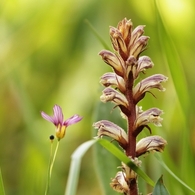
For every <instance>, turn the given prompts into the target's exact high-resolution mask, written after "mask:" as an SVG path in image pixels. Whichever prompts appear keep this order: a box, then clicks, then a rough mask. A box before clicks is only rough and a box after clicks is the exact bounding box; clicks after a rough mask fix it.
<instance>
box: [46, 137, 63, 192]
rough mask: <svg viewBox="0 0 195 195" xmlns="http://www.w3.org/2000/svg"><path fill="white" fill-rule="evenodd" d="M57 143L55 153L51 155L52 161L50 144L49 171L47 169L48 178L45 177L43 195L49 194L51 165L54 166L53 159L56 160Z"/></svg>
mask: <svg viewBox="0 0 195 195" xmlns="http://www.w3.org/2000/svg"><path fill="white" fill-rule="evenodd" d="M59 143H60V140H58V142H57V144H56V149H55V152H54V155H53V159H52V149H53V144H52V143H51V149H50V160H49V169H48V176H47V184H46V189H45V195H48V194H49V188H50V181H51V175H52V169H53V165H54V162H55V159H56V154H57V151H58V147H59Z"/></svg>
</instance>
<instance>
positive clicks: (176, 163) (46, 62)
mask: <svg viewBox="0 0 195 195" xmlns="http://www.w3.org/2000/svg"><path fill="white" fill-rule="evenodd" d="M157 5H158V6H157V7H156V5H155V1H154V0H129V1H127V0H116V1H113V0H106V1H105V0H104V1H103V0H80V1H75V0H56V1H51V0H41V1H37V0H34V1H32V0H27V1H25V0H2V1H1V2H0V67H1V71H0V86H1V87H0V101H1V106H0V167H1V170H2V175H3V179H4V184H5V190H6V193H7V194H8V195H25V194H28V195H31V194H32V195H34V194H43V193H44V189H45V183H46V176H47V168H48V161H49V151H50V141H49V139H48V138H49V136H50V135H51V134H53V133H54V129H55V128H54V126H53V125H52V124H51V123H49V122H47V121H45V120H44V119H43V118H42V117H41V115H40V111H45V112H46V113H48V114H52V108H53V105H54V104H58V105H60V106H61V107H62V109H63V111H64V115H65V118H68V117H70V116H72V115H73V114H79V115H81V116H83V120H82V121H81V122H80V123H78V124H76V125H73V126H71V127H69V128H68V130H67V133H66V137H65V139H63V140H62V141H61V144H60V148H59V152H58V155H57V159H56V162H55V165H54V172H53V177H52V181H51V194H55V195H61V194H64V190H65V185H66V182H67V177H68V171H69V166H70V156H71V154H72V152H73V151H74V150H75V149H76V148H77V147H78V146H79V145H80V144H81V143H82V142H84V141H86V140H89V139H91V137H92V123H93V122H95V119H94V117H93V116H94V110H95V107H96V105H97V103H98V102H99V96H100V95H101V90H102V87H101V86H100V84H99V78H100V76H101V75H102V74H103V73H105V72H106V71H110V67H108V66H107V65H105V64H104V63H103V62H102V60H101V59H100V57H99V56H98V52H100V51H101V50H102V49H104V48H103V46H102V45H101V43H100V42H99V41H98V39H97V37H95V36H94V34H93V32H92V30H91V29H90V28H89V26H88V25H87V24H86V22H85V20H86V19H87V20H89V21H90V23H91V24H92V25H93V27H94V28H95V29H96V30H97V32H98V33H99V34H100V36H101V37H102V38H103V39H104V40H105V42H106V43H107V44H108V45H109V46H110V41H109V26H110V25H111V26H116V25H117V23H118V22H119V21H120V20H122V19H123V18H124V17H127V18H128V19H132V21H133V23H134V26H137V25H143V24H144V25H146V28H145V35H148V36H150V41H149V45H148V50H147V51H145V52H144V55H148V56H150V57H151V59H152V60H153V62H154V64H155V66H154V68H153V69H152V70H148V71H147V75H143V78H144V77H145V76H149V75H151V74H153V73H161V74H164V75H166V76H168V77H169V80H168V82H167V83H166V84H164V86H165V87H166V92H165V93H162V92H158V91H154V94H155V95H156V97H157V98H153V97H152V96H151V95H149V94H148V95H147V97H146V98H145V99H144V100H143V101H142V102H141V104H140V105H142V106H143V109H144V110H145V109H148V108H150V107H153V106H156V107H159V108H160V109H162V110H164V112H165V114H164V115H163V118H164V121H163V126H162V127H161V128H156V127H153V126H151V128H152V129H153V133H154V134H159V135H161V136H163V137H164V138H165V139H166V140H167V141H168V145H167V147H166V149H165V152H164V153H163V154H162V155H161V156H162V157H163V158H164V161H165V162H166V163H167V165H168V166H169V167H170V168H171V170H173V171H174V173H176V174H177V175H178V176H179V177H180V178H181V179H182V180H183V181H184V182H186V183H187V184H188V185H190V186H191V187H194V180H195V176H194V175H195V166H194V165H195V144H194V143H195V130H194V129H195V122H194V118H195V106H194V99H195V90H194V88H195V80H194V78H195V77H194V75H195V68H194V65H195V62H194V54H195V38H194V31H195V22H194V18H195V1H194V0H171V1H170V0H163V1H157ZM106 114H110V111H109V110H108V113H106ZM119 117H120V116H119ZM142 135H143V136H144V133H143V134H142ZM92 156H93V155H92V150H90V151H89V152H88V153H87V155H86V156H85V157H84V159H83V162H82V169H81V175H80V181H79V187H78V192H77V195H91V194H103V193H102V190H101V189H100V184H99V182H98V180H97V176H96V173H95V169H94V162H93V159H92ZM142 160H143V163H142V164H143V169H145V170H146V171H147V173H148V175H150V176H151V177H152V178H153V179H154V180H155V181H156V180H157V179H158V178H159V177H160V175H161V174H163V175H164V181H165V184H166V185H167V187H168V189H169V190H170V192H171V194H178V195H182V194H191V193H190V192H189V191H186V190H185V188H183V187H182V186H181V185H180V184H179V183H178V182H176V180H175V179H173V178H172V177H170V175H169V174H168V173H167V172H166V171H165V170H164V169H163V168H162V167H160V166H159V164H158V163H157V161H156V160H155V158H154V157H153V155H150V156H148V157H147V158H145V157H144V158H142ZM110 163H112V162H110ZM151 164H152V166H151ZM116 171H117V169H116ZM112 177H114V175H113V176H112ZM109 182H110V181H108V185H109ZM148 193H149V192H148Z"/></svg>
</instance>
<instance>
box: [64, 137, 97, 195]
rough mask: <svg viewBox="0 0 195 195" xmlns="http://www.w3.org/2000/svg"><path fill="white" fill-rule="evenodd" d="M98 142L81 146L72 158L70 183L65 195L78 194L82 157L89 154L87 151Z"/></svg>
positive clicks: (92, 141) (91, 141) (88, 142)
mask: <svg viewBox="0 0 195 195" xmlns="http://www.w3.org/2000/svg"><path fill="white" fill-rule="evenodd" d="M96 142H97V140H90V141H87V142H85V143H83V144H81V145H80V146H79V147H78V148H77V149H76V150H75V152H74V153H73V154H72V156H71V158H72V161H71V166H70V171H69V176H68V182H67V186H66V190H65V195H75V194H76V190H77V184H78V178H79V172H80V165H81V160H82V157H83V155H84V154H85V153H86V152H87V150H88V149H89V148H90V147H91V146H92V145H93V144H94V143H96Z"/></svg>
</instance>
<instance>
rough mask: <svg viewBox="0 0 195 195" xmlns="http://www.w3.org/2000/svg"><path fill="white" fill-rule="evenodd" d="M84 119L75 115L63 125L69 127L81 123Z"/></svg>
mask: <svg viewBox="0 0 195 195" xmlns="http://www.w3.org/2000/svg"><path fill="white" fill-rule="evenodd" d="M81 119H82V117H80V116H79V115H76V114H75V115H73V116H72V117H70V118H68V119H67V120H65V121H64V123H63V125H65V126H66V127H68V126H69V125H72V124H75V123H77V122H79V121H80V120H81Z"/></svg>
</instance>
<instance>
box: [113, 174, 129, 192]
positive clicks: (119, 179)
mask: <svg viewBox="0 0 195 195" xmlns="http://www.w3.org/2000/svg"><path fill="white" fill-rule="evenodd" d="M110 186H111V187H112V188H113V189H114V190H115V191H117V192H119V193H124V194H127V193H128V192H129V186H128V184H127V181H126V179H125V173H124V172H122V171H119V172H118V173H117V174H116V176H115V178H114V179H112V181H111V183H110Z"/></svg>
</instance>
